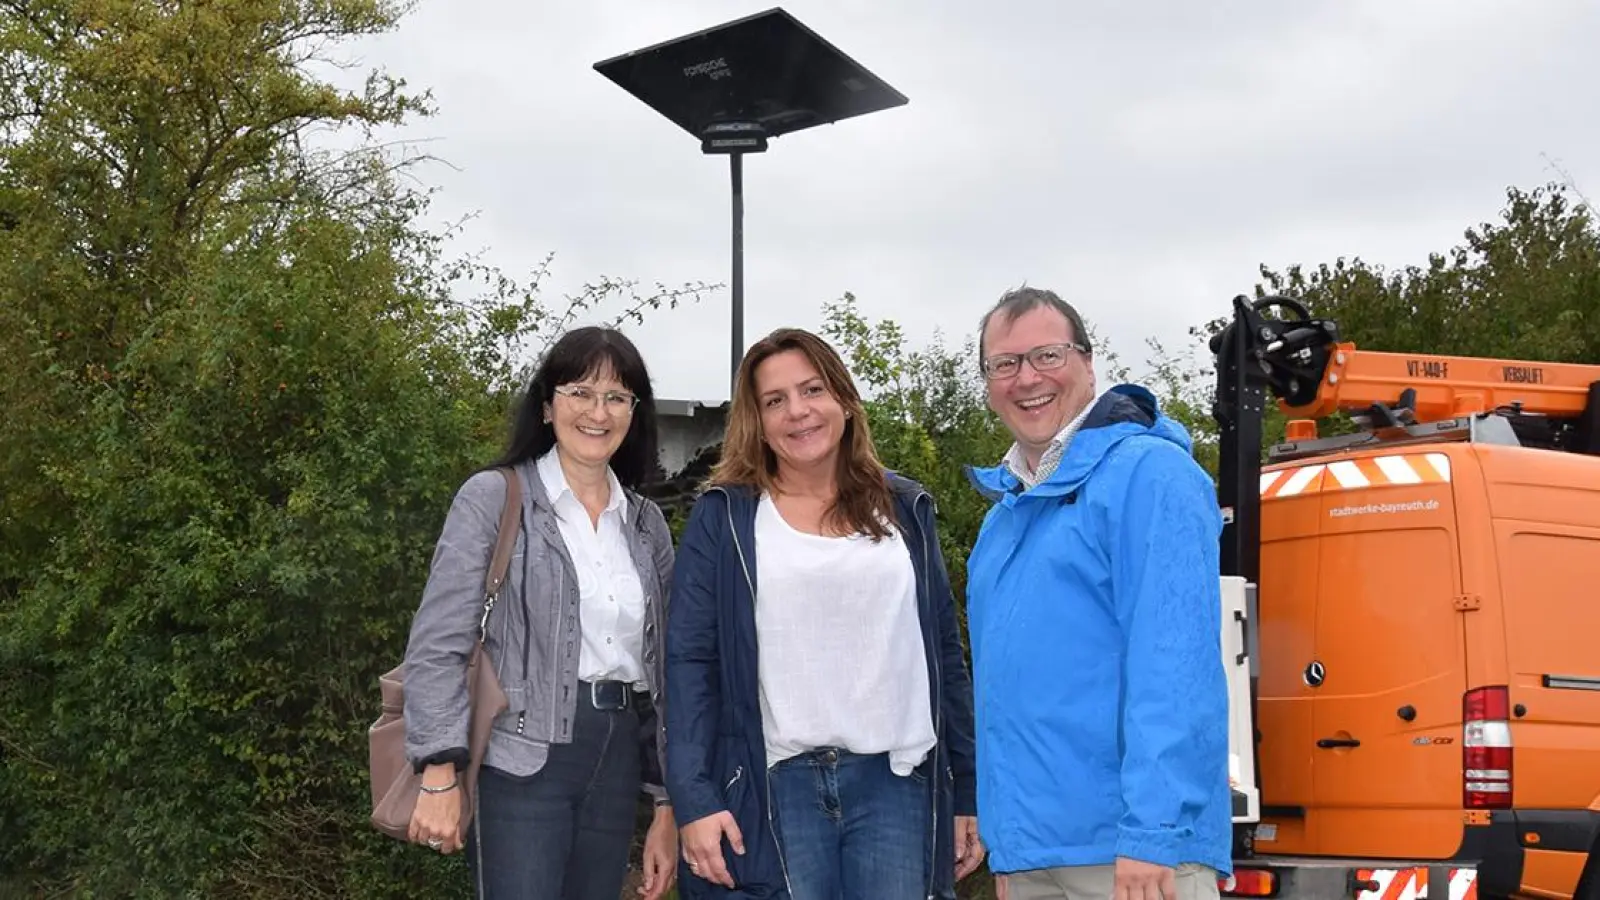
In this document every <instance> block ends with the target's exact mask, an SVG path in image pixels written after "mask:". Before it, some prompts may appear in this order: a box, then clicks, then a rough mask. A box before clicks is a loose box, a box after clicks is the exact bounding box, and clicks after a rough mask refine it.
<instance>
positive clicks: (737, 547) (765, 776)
mask: <svg viewBox="0 0 1600 900" xmlns="http://www.w3.org/2000/svg"><path fill="white" fill-rule="evenodd" d="M722 496H723V499H724V500H725V501H726V506H727V510H728V533H729V534H731V535H733V550H734V553H736V554H738V556H739V568H740V569H742V570H744V583H745V586H746V587H748V588H749V589H750V604H751V606H754V605H755V602H756V582H755V579H753V578H751V577H750V565H749V563H747V562H746V561H745V558H744V546H743V545H741V544H740V543H739V529H738V527H737V526H736V525H735V524H734V521H733V498H732V497H731V496H729V495H728V493H727V492H726V491H724V492H723V494H722ZM751 614H752V615H754V612H752V613H751ZM758 643H759V642H758ZM757 671H760V669H759V667H758V668H757ZM735 780H737V778H736V779H735ZM761 780H762V786H763V789H764V790H765V791H766V795H767V801H766V806H767V834H768V835H770V836H771V837H772V849H773V850H774V851H776V852H777V854H778V867H779V868H780V869H782V870H783V887H784V890H786V891H787V892H789V893H790V894H793V893H794V886H793V885H792V884H790V883H789V862H788V860H785V859H784V858H783V847H782V846H780V845H779V844H778V832H777V829H776V828H775V827H774V825H773V822H772V773H771V772H770V771H768V770H767V767H766V766H762V767H761Z"/></svg>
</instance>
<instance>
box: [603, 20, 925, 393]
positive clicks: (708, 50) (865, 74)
mask: <svg viewBox="0 0 1600 900" xmlns="http://www.w3.org/2000/svg"><path fill="white" fill-rule="evenodd" d="M594 68H595V71H597V72H599V73H600V74H601V75H604V76H605V77H606V78H609V79H610V80H611V81H613V82H615V83H616V84H617V85H618V86H619V87H621V88H622V89H623V90H625V91H627V92H628V93H630V94H632V95H633V96H635V97H637V98H638V99H639V100H641V101H643V102H644V103H645V104H646V105H648V106H649V107H650V108H651V109H654V110H655V111H656V112H658V113H660V114H661V115H662V116H664V117H665V118H666V119H667V120H668V121H670V122H672V123H673V124H675V125H677V126H678V127H680V128H682V129H683V130H685V131H687V132H688V133H689V134H690V135H691V136H692V137H694V138H695V139H697V140H699V141H700V151H701V152H702V153H705V154H708V155H719V156H727V157H728V169H729V176H730V180H731V183H732V188H733V316H732V335H731V339H732V353H733V360H732V371H731V373H730V376H729V377H730V384H731V379H737V378H738V374H739V360H740V358H742V357H743V356H744V156H745V154H747V153H765V152H766V150H767V142H768V141H769V140H770V139H773V138H777V137H780V136H782V135H785V134H792V133H793V132H796V131H802V130H804V129H807V128H812V127H815V126H817V125H830V124H833V123H834V122H838V121H841V120H843V119H849V118H854V117H856V116H862V115H866V114H868V113H874V112H878V111H879V110H884V109H889V108H891V107H896V106H904V105H905V104H906V103H908V102H909V101H908V100H907V99H906V97H905V95H904V94H901V93H900V92H899V91H897V90H895V89H894V88H892V87H890V86H889V85H888V84H887V83H886V82H885V81H883V79H881V78H879V77H878V76H876V75H874V74H872V73H871V72H869V71H867V70H866V68H864V67H863V66H861V65H860V64H859V63H857V62H856V61H855V60H853V59H851V58H850V57H848V56H846V55H845V54H844V53H843V52H841V51H840V50H839V49H838V48H836V47H834V46H833V45H832V44H830V43H828V42H827V41H825V40H823V39H822V37H821V36H819V35H818V34H817V33H816V32H814V31H812V30H811V29H809V28H807V27H806V26H805V25H802V24H801V23H800V22H799V21H798V20H796V19H795V18H794V17H793V16H791V15H790V14H789V13H787V12H785V11H784V10H783V9H781V8H774V9H769V10H767V11H766V12H762V13H757V14H755V15H752V16H746V17H745V18H742V19H735V20H734V21H732V22H727V23H724V24H722V25H717V26H714V27H712V28H708V29H706V30H704V31H697V32H695V33H693V34H688V35H684V36H682V37H678V38H673V39H672V40H669V41H666V42H665V43H660V44H656V45H654V46H651V47H645V48H643V49H641V50H634V51H632V52H630V53H625V54H623V55H621V56H616V57H613V58H611V59H607V60H603V61H601V62H598V63H595V65H594ZM730 390H731V388H730Z"/></svg>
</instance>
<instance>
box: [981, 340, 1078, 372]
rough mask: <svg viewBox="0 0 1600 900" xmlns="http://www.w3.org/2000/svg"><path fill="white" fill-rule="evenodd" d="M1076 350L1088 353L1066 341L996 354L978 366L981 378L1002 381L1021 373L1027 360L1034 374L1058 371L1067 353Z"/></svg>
mask: <svg viewBox="0 0 1600 900" xmlns="http://www.w3.org/2000/svg"><path fill="white" fill-rule="evenodd" d="M1068 350H1076V351H1078V352H1079V353H1088V352H1089V348H1088V347H1085V346H1084V345H1082V344H1077V343H1073V342H1071V341H1068V342H1067V343H1064V344H1043V345H1041V346H1038V347H1035V348H1033V349H1032V350H1029V351H1028V352H1027V353H996V354H995V355H994V356H991V357H989V358H988V359H986V360H984V361H983V362H982V363H981V364H980V368H982V369H983V377H985V378H987V379H989V380H990V381H1004V380H1006V379H1008V378H1015V377H1017V373H1019V372H1021V371H1022V361H1023V360H1027V361H1028V365H1030V366H1033V370H1034V371H1035V372H1048V371H1050V370H1051V369H1059V368H1061V367H1062V366H1064V365H1066V364H1067V351H1068Z"/></svg>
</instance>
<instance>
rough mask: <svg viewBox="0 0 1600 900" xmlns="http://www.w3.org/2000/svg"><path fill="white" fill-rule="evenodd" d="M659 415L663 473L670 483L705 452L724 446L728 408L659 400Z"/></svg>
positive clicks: (657, 406) (657, 409)
mask: <svg viewBox="0 0 1600 900" xmlns="http://www.w3.org/2000/svg"><path fill="white" fill-rule="evenodd" d="M656 411H657V413H659V415H660V426H659V427H660V440H661V453H660V457H659V459H660V462H661V471H662V472H664V473H666V476H667V478H668V479H671V478H675V477H677V475H678V474H679V473H681V472H682V471H683V469H684V467H685V466H687V465H688V464H689V462H690V460H692V459H694V458H695V456H697V455H699V453H700V452H701V451H703V450H705V449H706V448H707V447H711V446H714V445H716V444H719V443H721V442H722V429H723V426H724V423H725V422H726V421H727V413H728V408H727V405H726V404H718V405H717V406H706V405H702V404H701V403H699V402H697V401H694V400H657V401H656Z"/></svg>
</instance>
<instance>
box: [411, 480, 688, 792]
mask: <svg viewBox="0 0 1600 900" xmlns="http://www.w3.org/2000/svg"><path fill="white" fill-rule="evenodd" d="M515 469H516V472H517V475H518V477H519V478H521V480H522V497H523V499H522V529H521V534H519V535H518V536H517V541H516V544H515V546H514V548H513V550H512V557H511V564H510V566H509V568H508V572H507V575H506V583H505V586H504V588H503V589H502V591H501V594H500V601H499V602H498V603H496V604H495V607H494V610H493V611H492V612H491V613H490V615H489V627H488V636H487V638H486V640H485V643H484V650H485V652H486V654H487V656H488V659H489V660H490V662H491V663H492V664H493V665H494V667H495V673H496V674H497V675H498V676H499V678H500V684H501V685H502V686H503V687H504V688H505V692H506V697H507V698H508V699H509V700H510V707H509V708H508V709H507V710H506V712H505V713H504V714H502V715H501V716H500V717H499V718H498V719H496V720H495V723H494V730H493V732H492V733H491V734H490V738H489V747H488V750H487V751H486V752H485V755H484V764H485V765H490V766H493V767H495V768H497V769H500V770H502V771H505V772H508V773H510V774H512V775H519V776H526V775H531V774H533V773H535V772H537V771H539V770H540V769H541V768H543V766H544V763H545V759H546V758H547V756H548V755H549V748H550V745H551V744H552V743H557V744H560V743H568V742H570V741H571V740H572V721H573V714H574V712H575V711H576V708H577V699H578V691H577V682H578V648H579V647H580V646H581V644H582V641H581V640H580V635H579V626H578V578H577V574H576V570H575V569H574V568H573V564H572V557H571V555H570V554H569V553H568V552H567V547H566V544H565V543H564V542H563V541H562V539H561V532H560V530H559V528H558V527H557V525H556V516H555V510H554V509H553V508H552V507H551V504H550V499H549V496H548V495H547V494H546V493H545V489H544V483H543V481H542V480H541V479H540V478H539V476H538V471H537V470H536V468H535V464H534V462H533V461H532V460H529V461H526V462H523V463H519V464H518V465H517V466H516V467H515ZM505 497H506V491H505V480H504V479H503V478H502V477H501V476H500V474H499V473H498V472H495V471H492V470H487V471H482V472H478V473H476V474H474V475H473V476H472V477H471V478H468V479H467V481H466V483H464V484H463V485H462V486H461V488H460V489H459V490H458V491H457V492H456V496H455V500H454V501H453V502H452V503H451V505H450V511H449V513H448V514H446V516H445V521H444V528H443V531H442V533H441V534H440V536H439V542H438V545H437V546H436V548H435V550H434V555H433V563H432V568H431V570H430V571H429V573H428V581H427V585H426V586H425V587H424V589H423V593H422V603H421V605H420V607H419V608H418V609H417V614H416V617H415V618H414V619H413V620H412V623H411V638H410V642H409V644H408V645H407V647H406V659H405V719H406V755H407V757H408V758H409V759H410V760H411V762H412V763H413V764H414V765H419V766H420V765H422V764H424V762H445V761H459V762H462V763H465V761H466V758H467V752H466V747H467V687H466V665H467V656H468V655H469V654H470V653H471V651H472V644H473V641H474V640H476V638H477V631H478V619H479V617H480V616H481V615H482V613H483V597H484V595H483V579H484V573H485V572H486V571H487V569H488V567H489V557H490V555H491V554H492V553H493V551H494V544H495V532H496V529H497V528H498V527H499V523H500V511H501V509H502V508H503V507H504V504H505ZM626 499H627V503H628V517H627V518H628V524H627V526H626V531H627V535H628V548H629V550H630V551H632V556H633V562H634V566H635V567H636V568H637V569H638V571H639V580H640V582H641V584H642V586H643V588H644V599H645V627H644V644H643V646H644V666H645V670H646V672H647V675H648V678H649V681H650V700H651V706H652V711H648V712H650V715H649V717H648V718H647V719H646V721H645V723H644V724H645V727H643V728H641V733H640V742H641V752H642V755H641V763H642V765H643V771H644V773H645V778H644V781H645V783H644V790H645V791H646V792H647V793H649V794H651V795H652V796H654V797H656V798H657V799H658V800H661V799H664V798H665V796H666V792H665V790H664V789H663V788H662V787H661V782H662V776H661V773H662V772H663V771H664V768H665V763H664V755H663V750H664V735H663V733H662V730H663V726H662V722H663V718H662V716H661V711H662V709H663V706H662V703H663V696H662V685H663V683H664V681H665V673H664V670H663V656H664V652H663V648H662V645H661V641H662V633H663V632H664V630H665V629H666V604H667V595H668V591H669V589H670V588H671V586H672V567H673V561H674V560H673V548H672V534H671V532H670V531H669V530H668V528H667V520H666V517H665V516H663V515H662V513H661V509H660V507H658V506H657V505H656V504H655V503H654V502H652V501H650V500H648V499H646V498H644V497H641V496H639V495H638V494H636V493H634V492H633V491H628V492H627V497H626ZM529 547H531V548H532V551H531V552H530V551H529Z"/></svg>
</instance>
